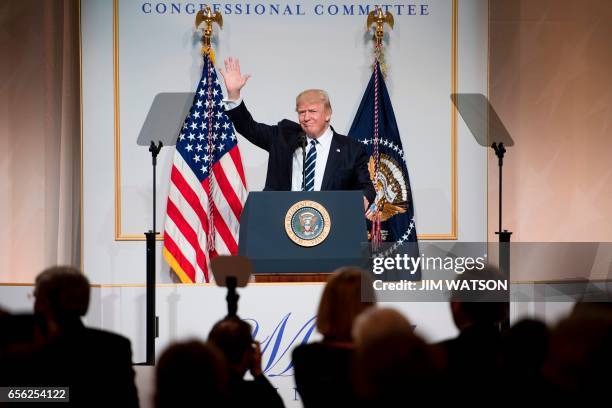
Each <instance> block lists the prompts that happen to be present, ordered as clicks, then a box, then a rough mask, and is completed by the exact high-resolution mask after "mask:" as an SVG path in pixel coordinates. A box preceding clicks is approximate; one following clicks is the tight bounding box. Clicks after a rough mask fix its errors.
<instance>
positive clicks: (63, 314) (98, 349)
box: [30, 266, 139, 407]
mask: <svg viewBox="0 0 612 408" xmlns="http://www.w3.org/2000/svg"><path fill="white" fill-rule="evenodd" d="M34 296H35V298H36V300H35V303H34V312H35V313H36V314H37V315H39V316H41V317H42V320H43V321H44V329H43V332H44V335H45V337H46V341H45V344H44V345H43V346H42V347H41V349H40V351H39V352H38V353H37V355H36V358H35V359H34V362H35V367H30V369H31V373H32V374H31V375H32V377H33V378H35V379H36V380H35V383H38V384H39V385H44V386H62V387H69V395H70V403H71V405H72V406H89V407H94V406H95V407H98V406H105V407H108V406H113V405H115V406H122V407H138V406H139V403H138V393H137V390H136V386H135V383H134V376H135V374H134V370H133V368H132V349H131V345H130V341H129V340H128V339H126V338H125V337H123V336H120V335H118V334H115V333H111V332H107V331H104V330H98V329H91V328H88V327H85V325H83V322H82V321H81V316H84V315H85V313H86V312H87V309H88V306H89V281H88V280H87V278H86V277H85V276H84V275H83V274H82V273H81V272H80V271H79V270H78V269H76V268H73V267H68V266H60V267H53V268H49V269H47V270H45V271H44V272H42V273H41V274H40V275H38V276H37V277H36V283H35V289H34Z"/></svg>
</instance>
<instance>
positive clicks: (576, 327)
mask: <svg viewBox="0 0 612 408" xmlns="http://www.w3.org/2000/svg"><path fill="white" fill-rule="evenodd" d="M610 367H612V305H610V304H609V303H587V302H584V303H577V304H576V306H575V307H574V310H573V312H572V313H571V314H570V316H568V317H567V318H566V319H564V320H562V321H561V322H560V323H559V324H558V325H557V326H556V327H555V328H554V329H553V331H552V333H551V340H550V352H549V355H548V359H547V361H546V363H545V364H544V369H543V372H544V377H545V378H546V380H547V381H548V382H549V384H550V385H551V392H550V396H551V402H553V403H555V402H559V403H563V404H568V405H569V404H570V403H588V402H599V403H600V402H601V401H602V398H603V400H605V399H606V398H607V395H608V391H609V387H610Z"/></svg>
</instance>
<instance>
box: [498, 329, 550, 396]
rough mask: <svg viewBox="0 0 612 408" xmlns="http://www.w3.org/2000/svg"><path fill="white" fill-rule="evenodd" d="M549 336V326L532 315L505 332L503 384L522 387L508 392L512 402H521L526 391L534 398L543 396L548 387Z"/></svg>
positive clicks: (502, 369) (502, 361) (502, 363)
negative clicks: (533, 318) (547, 359)
mask: <svg viewBox="0 0 612 408" xmlns="http://www.w3.org/2000/svg"><path fill="white" fill-rule="evenodd" d="M549 338H550V333H549V330H548V327H547V326H546V325H545V324H544V323H542V322H540V321H538V320H532V319H524V320H521V321H520V322H518V323H516V324H515V325H514V326H512V327H511V328H510V329H509V330H508V331H507V332H506V333H504V334H503V337H502V360H501V371H502V375H503V377H502V378H503V384H507V385H510V384H512V386H513V387H516V388H517V389H521V390H522V392H521V393H512V394H511V395H508V397H509V398H510V400H511V401H512V402H516V403H520V402H521V401H522V399H523V398H524V395H531V396H532V401H534V400H535V399H536V398H539V399H541V397H542V396H543V393H544V392H545V391H546V386H545V383H544V379H543V377H542V367H543V366H544V362H545V361H546V357H547V355H548V343H549ZM542 402H543V401H542Z"/></svg>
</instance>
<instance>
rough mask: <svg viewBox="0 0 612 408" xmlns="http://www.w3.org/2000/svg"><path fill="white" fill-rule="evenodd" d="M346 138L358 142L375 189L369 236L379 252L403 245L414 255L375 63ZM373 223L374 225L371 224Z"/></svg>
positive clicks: (408, 198)
mask: <svg viewBox="0 0 612 408" xmlns="http://www.w3.org/2000/svg"><path fill="white" fill-rule="evenodd" d="M348 135H349V137H352V138H354V139H355V140H357V141H358V142H360V143H362V144H363V145H364V147H365V148H366V151H367V153H368V155H369V156H370V159H369V161H368V170H369V172H370V179H371V180H372V183H373V184H374V187H375V189H376V201H375V208H376V210H377V211H378V219H379V220H380V223H379V226H378V227H377V225H374V228H372V226H373V225H372V224H373V222H370V221H368V227H369V229H370V231H372V234H370V237H371V238H376V237H374V236H372V235H373V234H374V233H377V235H378V239H380V243H381V244H387V245H382V246H381V250H382V251H383V253H380V254H378V255H382V256H388V255H390V254H391V253H394V252H397V250H398V249H399V247H400V246H402V245H403V244H405V243H413V244H410V245H407V248H406V249H407V252H409V253H410V254H411V255H414V256H418V252H419V251H418V243H417V231H416V224H415V220H414V201H413V199H412V192H411V189H410V179H409V177H408V168H407V166H406V155H405V153H404V148H403V146H402V141H401V139H400V134H399V129H398V127H397V122H396V120H395V114H394V113H393V106H392V105H391V99H390V98H389V93H388V91H387V87H386V85H385V81H384V79H383V75H382V73H381V69H380V65H379V64H378V62H377V63H376V64H375V65H374V69H373V72H372V76H371V78H370V82H369V83H368V87H367V88H366V90H365V93H364V95H363V98H362V99H361V104H360V105H359V109H358V110H357V114H356V115H355V119H354V120H353V124H352V126H351V130H350V131H349V134H348ZM374 224H376V223H375V222H374Z"/></svg>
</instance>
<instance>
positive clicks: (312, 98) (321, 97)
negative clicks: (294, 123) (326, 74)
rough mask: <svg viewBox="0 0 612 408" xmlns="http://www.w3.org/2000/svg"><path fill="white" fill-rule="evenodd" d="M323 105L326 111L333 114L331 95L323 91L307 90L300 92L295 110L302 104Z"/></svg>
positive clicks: (296, 99)
mask: <svg viewBox="0 0 612 408" xmlns="http://www.w3.org/2000/svg"><path fill="white" fill-rule="evenodd" d="M302 102H303V103H317V102H319V103H322V104H323V106H324V107H325V109H326V110H327V111H328V112H330V113H331V111H332V107H331V103H330V102H329V95H328V94H327V92H325V91H324V90H322V89H306V90H305V91H302V92H300V94H299V95H298V96H297V97H296V98H295V110H297V107H298V105H299V104H300V103H302Z"/></svg>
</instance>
